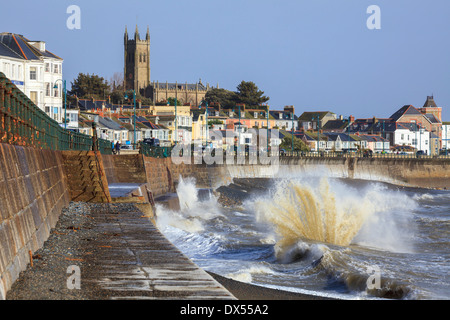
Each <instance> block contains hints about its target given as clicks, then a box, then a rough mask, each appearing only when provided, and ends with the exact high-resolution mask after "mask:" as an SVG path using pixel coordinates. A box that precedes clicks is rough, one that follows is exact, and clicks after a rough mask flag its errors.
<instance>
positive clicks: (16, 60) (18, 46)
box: [0, 32, 64, 123]
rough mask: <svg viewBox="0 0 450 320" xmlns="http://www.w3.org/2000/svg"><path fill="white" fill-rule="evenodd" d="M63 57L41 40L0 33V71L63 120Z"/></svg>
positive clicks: (44, 109)
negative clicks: (48, 48)
mask: <svg viewBox="0 0 450 320" xmlns="http://www.w3.org/2000/svg"><path fill="white" fill-rule="evenodd" d="M62 64H63V59H62V58H60V57H58V56H57V55H55V54H54V53H52V52H50V51H49V50H47V47H46V43H45V42H44V41H32V40H29V39H27V38H25V37H24V36H23V35H20V34H15V33H8V32H3V33H0V72H3V73H4V74H5V75H6V77H8V78H9V79H10V80H11V82H12V83H13V84H15V85H16V86H17V88H19V89H20V90H21V91H22V92H23V93H25V94H26V95H27V96H28V98H30V100H31V101H33V102H34V104H35V105H37V106H38V107H39V108H40V109H41V110H43V111H45V112H46V113H47V114H48V115H49V116H50V117H51V118H52V119H54V120H56V121H58V122H59V123H62V122H63V118H64V114H63V90H64V83H63V80H62Z"/></svg>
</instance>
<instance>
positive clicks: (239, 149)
mask: <svg viewBox="0 0 450 320" xmlns="http://www.w3.org/2000/svg"><path fill="white" fill-rule="evenodd" d="M241 131H242V123H241V105H239V142H238V145H237V146H238V148H237V150H238V152H241Z"/></svg>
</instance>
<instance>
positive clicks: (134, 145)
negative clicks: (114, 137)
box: [125, 90, 136, 149]
mask: <svg viewBox="0 0 450 320" xmlns="http://www.w3.org/2000/svg"><path fill="white" fill-rule="evenodd" d="M125 99H128V96H127V95H126V94H125ZM133 104H134V121H133V123H134V132H133V149H136V91H135V90H133Z"/></svg>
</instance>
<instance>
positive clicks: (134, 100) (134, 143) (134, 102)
mask: <svg viewBox="0 0 450 320" xmlns="http://www.w3.org/2000/svg"><path fill="white" fill-rule="evenodd" d="M133 104H134V121H133V122H134V137H133V139H134V141H133V149H136V91H135V90H133Z"/></svg>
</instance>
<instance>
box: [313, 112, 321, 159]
mask: <svg viewBox="0 0 450 320" xmlns="http://www.w3.org/2000/svg"><path fill="white" fill-rule="evenodd" d="M311 120H313V121H314V120H316V121H317V126H316V127H317V152H319V151H320V115H319V114H316V115H315V116H313V117H312V118H311Z"/></svg>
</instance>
